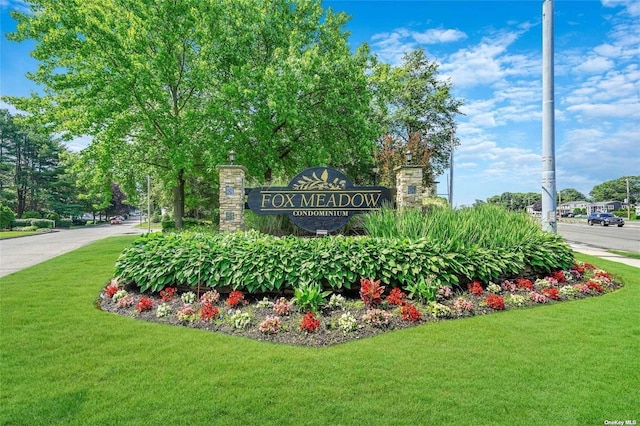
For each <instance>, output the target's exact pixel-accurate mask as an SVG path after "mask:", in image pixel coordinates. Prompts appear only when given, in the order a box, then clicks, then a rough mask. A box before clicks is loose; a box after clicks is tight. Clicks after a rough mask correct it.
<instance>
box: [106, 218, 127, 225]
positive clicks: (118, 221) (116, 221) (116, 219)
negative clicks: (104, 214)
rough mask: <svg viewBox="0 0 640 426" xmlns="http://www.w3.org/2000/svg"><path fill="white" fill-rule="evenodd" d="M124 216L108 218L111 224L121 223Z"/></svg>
mask: <svg viewBox="0 0 640 426" xmlns="http://www.w3.org/2000/svg"><path fill="white" fill-rule="evenodd" d="M123 221H124V218H123V217H122V216H114V217H112V218H111V219H110V220H109V223H111V224H112V225H122V222H123Z"/></svg>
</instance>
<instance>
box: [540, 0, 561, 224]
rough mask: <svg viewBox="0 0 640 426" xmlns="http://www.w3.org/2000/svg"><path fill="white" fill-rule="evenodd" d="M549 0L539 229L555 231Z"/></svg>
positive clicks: (548, 2) (547, 0)
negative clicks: (540, 222) (540, 226)
mask: <svg viewBox="0 0 640 426" xmlns="http://www.w3.org/2000/svg"><path fill="white" fill-rule="evenodd" d="M553 76H554V73H553V0H544V3H543V4H542V229H543V230H544V231H549V232H554V233H555V232H557V231H558V223H557V206H556V161H555V155H556V154H555V139H554V133H555V126H554V112H555V111H554V91H553V90H554V89H553Z"/></svg>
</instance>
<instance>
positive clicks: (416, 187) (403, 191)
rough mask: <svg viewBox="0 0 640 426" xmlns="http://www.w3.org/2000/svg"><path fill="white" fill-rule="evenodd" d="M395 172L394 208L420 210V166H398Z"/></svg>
mask: <svg viewBox="0 0 640 426" xmlns="http://www.w3.org/2000/svg"><path fill="white" fill-rule="evenodd" d="M394 171H395V172H396V206H397V207H398V209H403V208H422V166H412V165H405V166H398V167H396V168H395V169H394Z"/></svg>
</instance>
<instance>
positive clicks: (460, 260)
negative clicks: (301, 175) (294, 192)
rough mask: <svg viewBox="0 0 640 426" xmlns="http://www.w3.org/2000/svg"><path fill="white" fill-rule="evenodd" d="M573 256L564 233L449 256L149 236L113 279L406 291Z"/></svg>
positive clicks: (339, 239)
mask: <svg viewBox="0 0 640 426" xmlns="http://www.w3.org/2000/svg"><path fill="white" fill-rule="evenodd" d="M573 264H574V259H573V251H572V250H571V247H570V246H569V245H568V244H566V243H565V242H564V241H563V240H562V239H561V238H560V237H559V236H557V235H555V234H551V233H541V234H540V238H539V239H538V240H537V241H531V242H528V243H523V244H520V245H519V246H518V247H504V248H500V249H493V250H489V249H485V248H481V247H467V248H465V249H464V250H463V251H461V252H457V253H452V252H445V251H444V250H443V249H442V246H441V245H440V244H438V243H437V242H433V241H429V240H427V239H425V238H421V239H417V240H410V239H385V238H372V237H345V236H331V237H325V238H298V237H292V236H288V237H274V236H269V235H264V234H260V233H258V232H257V231H249V232H237V233H220V234H206V233H191V232H183V233H180V234H161V233H152V234H147V235H144V236H141V237H139V238H138V239H137V240H136V241H135V242H134V243H133V244H132V245H131V246H129V247H128V248H126V249H125V250H124V251H123V252H122V253H121V255H120V256H119V258H118V260H117V262H116V267H115V273H114V276H115V277H116V278H118V279H119V280H120V281H123V282H126V283H135V285H137V286H138V287H139V288H140V290H142V291H146V290H150V291H153V292H155V291H159V290H161V289H163V288H164V287H166V286H169V285H171V286H175V285H181V286H183V285H184V286H192V287H193V286H196V285H197V284H198V283H200V285H201V286H204V287H227V286H228V287H232V288H234V289H240V290H244V291H246V292H249V293H259V292H271V291H280V290H283V289H285V288H295V287H296V286H297V285H299V283H307V282H319V283H322V285H323V286H325V287H329V288H332V289H340V288H342V287H345V288H351V287H352V286H354V285H355V284H357V282H359V279H360V278H362V277H369V278H379V279H381V280H382V281H383V282H384V283H387V284H391V285H394V286H401V287H402V286H405V285H407V284H411V283H414V282H416V281H418V280H419V279H420V278H425V277H430V278H431V279H433V280H436V281H437V282H438V283H439V284H444V285H450V286H455V285H457V284H464V283H466V282H470V281H472V280H476V279H477V280H480V281H482V282H484V283H488V282H489V281H497V280H499V279H502V278H504V279H506V278H510V277H516V276H518V275H522V274H523V273H526V274H530V275H531V274H543V273H545V272H549V271H552V270H559V269H567V268H569V267H571V266H572V265H573Z"/></svg>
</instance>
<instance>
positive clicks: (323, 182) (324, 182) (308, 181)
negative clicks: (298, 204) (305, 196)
mask: <svg viewBox="0 0 640 426" xmlns="http://www.w3.org/2000/svg"><path fill="white" fill-rule="evenodd" d="M346 185H347V182H346V181H345V180H340V179H339V178H335V179H334V180H333V181H331V182H329V172H328V171H327V169H325V170H324V171H323V172H322V174H321V175H320V177H318V175H316V173H315V172H313V173H312V174H311V177H309V176H302V179H299V180H298V182H297V183H295V184H294V185H293V189H296V190H299V191H304V190H309V189H324V190H327V189H328V190H333V191H338V190H341V189H344V188H345V186H346Z"/></svg>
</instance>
